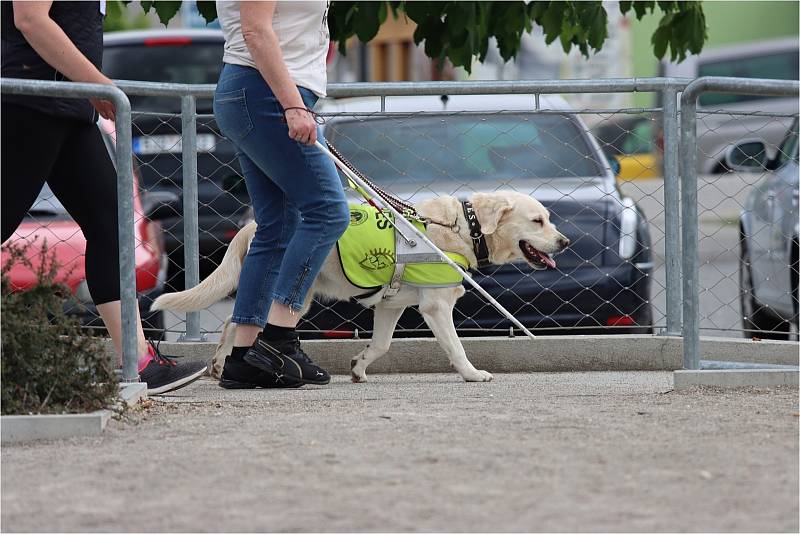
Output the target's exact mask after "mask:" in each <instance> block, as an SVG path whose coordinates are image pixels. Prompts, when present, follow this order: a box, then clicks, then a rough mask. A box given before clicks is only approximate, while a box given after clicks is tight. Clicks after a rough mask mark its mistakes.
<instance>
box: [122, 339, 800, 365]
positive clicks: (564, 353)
mask: <svg viewBox="0 0 800 534" xmlns="http://www.w3.org/2000/svg"><path fill="white" fill-rule="evenodd" d="M368 343H369V341H368V340H356V339H341V340H340V339H337V340H309V341H304V342H303V346H304V348H305V350H306V351H307V352H308V353H309V355H310V356H311V357H312V358H314V360H315V361H316V362H317V363H319V364H320V365H321V366H322V367H324V368H325V369H327V370H328V371H329V372H331V373H334V374H350V359H351V358H352V357H354V356H356V355H358V353H360V352H361V351H362V350H363V349H364V348H365V347H366V346H367V344H368ZM461 343H462V344H463V345H464V350H465V351H466V353H467V357H468V358H469V360H470V361H471V362H472V363H473V365H475V367H477V368H479V369H485V370H487V371H490V372H498V373H517V372H520V373H524V372H558V371H674V370H677V369H680V368H682V367H683V353H682V351H683V340H682V339H681V338H679V337H671V336H656V335H646V334H640V335H605V336H537V337H536V340H535V341H534V340H530V339H528V338H525V337H514V338H509V337H506V336H503V337H466V338H461ZM216 346H217V345H216V343H215V342H186V343H178V342H168V341H164V342H162V343H161V345H160V350H161V351H162V352H163V353H164V354H168V355H171V356H178V357H185V358H189V359H192V360H202V361H209V360H210V359H211V357H212V356H213V355H214V351H215V349H216ZM107 347H108V350H113V349H112V348H111V344H110V343H108V345H107ZM700 351H701V358H702V359H706V360H721V361H739V362H751V363H771V364H783V365H797V364H798V350H797V343H794V342H787V341H766V340H765V341H752V340H747V339H734V338H701V340H700ZM451 371H452V369H451V368H450V365H449V362H448V359H447V356H446V355H445V353H444V351H442V349H441V347H439V345H438V344H437V343H436V340H435V339H434V338H401V339H395V340H394V341H393V342H392V346H391V348H390V349H389V352H388V353H387V354H386V355H385V356H384V357H382V358H380V359H379V360H378V361H376V362H375V363H373V364H372V365H370V366H369V369H368V373H442V372H451Z"/></svg>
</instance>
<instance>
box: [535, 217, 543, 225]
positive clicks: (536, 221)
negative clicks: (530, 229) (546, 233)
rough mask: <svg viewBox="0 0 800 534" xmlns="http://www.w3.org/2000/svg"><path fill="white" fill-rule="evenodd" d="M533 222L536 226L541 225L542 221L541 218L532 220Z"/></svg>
mask: <svg viewBox="0 0 800 534" xmlns="http://www.w3.org/2000/svg"><path fill="white" fill-rule="evenodd" d="M533 222H535V223H536V224H542V223H543V222H544V221H543V220H542V218H541V217H536V218H535V219H533Z"/></svg>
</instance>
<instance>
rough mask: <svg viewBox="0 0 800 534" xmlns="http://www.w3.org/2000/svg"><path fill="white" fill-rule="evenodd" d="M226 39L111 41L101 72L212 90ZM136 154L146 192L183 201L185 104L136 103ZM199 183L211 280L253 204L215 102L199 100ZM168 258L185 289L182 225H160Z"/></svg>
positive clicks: (192, 33)
mask: <svg viewBox="0 0 800 534" xmlns="http://www.w3.org/2000/svg"><path fill="white" fill-rule="evenodd" d="M224 42H225V39H224V37H223V34H222V32H221V31H219V30H157V31H126V32H114V33H107V34H106V35H105V37H104V44H105V52H104V56H103V72H104V73H105V74H106V75H107V76H109V77H110V78H112V79H117V80H138V81H151V82H172V83H189V84H214V83H217V80H218V79H219V73H220V70H221V68H222V53H223V44H224ZM130 100H131V107H132V109H133V110H134V112H147V113H135V114H134V117H133V150H134V153H135V157H136V159H137V161H138V163H139V168H140V172H141V177H142V188H143V189H144V190H145V191H167V192H172V193H175V194H181V191H182V188H183V174H182V172H183V163H182V159H181V148H182V147H181V116H180V113H181V100H180V98H176V97H162V96H158V97H153V96H131V97H130ZM197 113H198V114H200V117H199V118H198V120H197V148H198V154H197V178H198V201H199V207H198V218H199V221H198V224H199V240H200V256H201V270H202V272H203V273H206V272H210V270H211V269H213V268H214V267H215V266H216V264H218V263H219V260H221V258H222V255H223V254H224V253H225V248H226V246H227V244H228V243H229V242H230V240H231V238H232V237H233V236H234V235H235V234H236V231H237V227H236V222H237V221H238V220H239V219H240V218H241V216H242V214H243V213H244V211H245V210H246V209H247V206H248V204H249V203H250V198H249V196H248V194H247V188H246V186H245V183H244V179H243V178H242V174H241V171H240V167H239V161H238V159H237V158H236V154H235V149H234V147H233V145H232V144H231V143H230V142H228V141H227V140H226V139H225V138H224V137H222V135H221V134H220V133H219V130H218V128H217V125H216V122H215V121H214V118H213V109H212V100H211V99H198V100H197ZM162 223H163V225H164V231H165V236H166V247H167V253H168V254H169V258H170V283H169V285H170V286H173V287H180V286H181V284H182V276H180V277H177V273H178V272H179V271H180V269H182V267H183V263H184V258H183V241H184V240H183V218H182V217H181V216H180V215H178V214H176V215H175V216H174V217H170V218H167V219H165V220H164V221H162Z"/></svg>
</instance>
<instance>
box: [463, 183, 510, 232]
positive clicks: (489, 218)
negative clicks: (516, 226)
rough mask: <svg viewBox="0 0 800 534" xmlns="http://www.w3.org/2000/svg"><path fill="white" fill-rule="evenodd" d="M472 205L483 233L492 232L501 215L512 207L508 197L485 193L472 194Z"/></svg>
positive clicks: (495, 228)
mask: <svg viewBox="0 0 800 534" xmlns="http://www.w3.org/2000/svg"><path fill="white" fill-rule="evenodd" d="M472 205H473V206H475V215H477V216H478V222H479V223H481V232H483V233H484V234H493V233H494V232H495V230H497V225H498V224H500V219H502V218H503V215H505V214H506V212H508V211H511V209H512V208H513V207H514V205H513V204H512V203H511V201H510V200H509V199H507V198H505V197H503V196H501V195H493V194H487V193H475V194H474V195H472Z"/></svg>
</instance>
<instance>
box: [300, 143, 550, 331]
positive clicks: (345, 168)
mask: <svg viewBox="0 0 800 534" xmlns="http://www.w3.org/2000/svg"><path fill="white" fill-rule="evenodd" d="M316 146H317V148H319V149H320V150H321V151H322V152H323V153H324V154H326V155H327V156H328V157H329V158H331V159H332V160H333V163H334V164H335V165H336V166H337V167H339V168H340V169H341V170H342V172H343V173H344V174H345V175H346V176H347V178H348V179H349V180H352V181H353V182H355V183H356V184H357V185H358V186H360V188H361V189H363V190H364V191H366V192H367V193H369V194H371V195H375V196H378V197H380V198H381V200H384V202H385V203H386V209H388V210H389V211H390V212H392V214H393V215H394V216H395V221H396V222H400V221H402V222H404V223H405V224H406V225H407V226H408V228H409V229H410V230H411V231H412V232H414V233H415V234H416V235H417V237H418V238H419V239H420V241H422V242H423V243H425V244H426V245H428V246H429V247H431V249H433V250H434V251H435V252H436V254H437V255H438V256H439V257H440V258H441V259H442V260H443V262H444V263H447V264H448V265H450V267H452V268H453V269H455V270H456V271H457V272H458V273H459V274H460V275H461V276H462V277H464V279H465V280H466V281H467V282H468V283H469V285H471V286H472V287H473V288H475V291H477V292H478V293H480V294H481V295H482V296H483V297H484V298H485V299H486V300H487V301H488V302H489V304H491V305H492V306H494V307H495V309H496V310H497V311H499V312H500V313H501V314H503V316H505V318H506V319H508V320H510V321H511V322H512V323H514V325H515V326H516V327H517V328H519V329H520V330H522V332H523V333H524V334H525V335H526V336H528V337H529V338H531V339H536V336H534V335H533V334H532V333H531V331H530V330H528V329H527V328H525V325H523V324H522V323H521V322H519V321H518V320H517V318H516V317H514V316H513V315H511V312H509V311H508V310H507V309H505V308H504V307H503V306H502V305H501V304H500V303H499V302H497V300H495V298H494V297H492V296H491V295H490V294H489V293H488V292H487V291H486V290H485V289H483V288H482V287H481V286H480V284H478V282H476V281H475V280H473V279H472V276H471V275H470V274H469V273H468V272H466V271H465V270H464V269H462V268H461V266H460V265H459V264H457V263H456V262H454V261H453V260H451V259H450V257H449V256H448V255H447V254H445V253H444V252H442V250H441V249H440V248H439V247H437V246H436V245H435V244H434V243H433V242H432V241H431V240H430V239H428V236H426V235H425V234H424V233H423V232H420V231H419V230H418V229H417V227H415V226H414V225H413V224H411V223H410V222H409V221H408V219H406V218H405V217H404V216H403V214H402V213H400V211H399V210H397V209H396V208H395V207H394V206H392V205H391V204H390V203H389V202H387V201H385V199H384V198H383V197H381V196H380V195H378V194H377V193H375V191H374V190H373V189H372V187H370V185H369V184H367V183H366V182H364V181H363V180H362V179H361V177H360V176H358V175H357V174H356V173H355V172H354V171H352V170H351V169H350V168H349V167H348V166H347V165H345V164H344V163H343V162H342V161H341V160H340V159H339V158H337V157H336V156H335V155H334V154H333V152H331V151H330V150H328V148H327V147H325V146H324V145H323V144H322V143H320V142H319V141H317V142H316ZM412 209H413V208H412ZM395 228H397V224H395Z"/></svg>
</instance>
